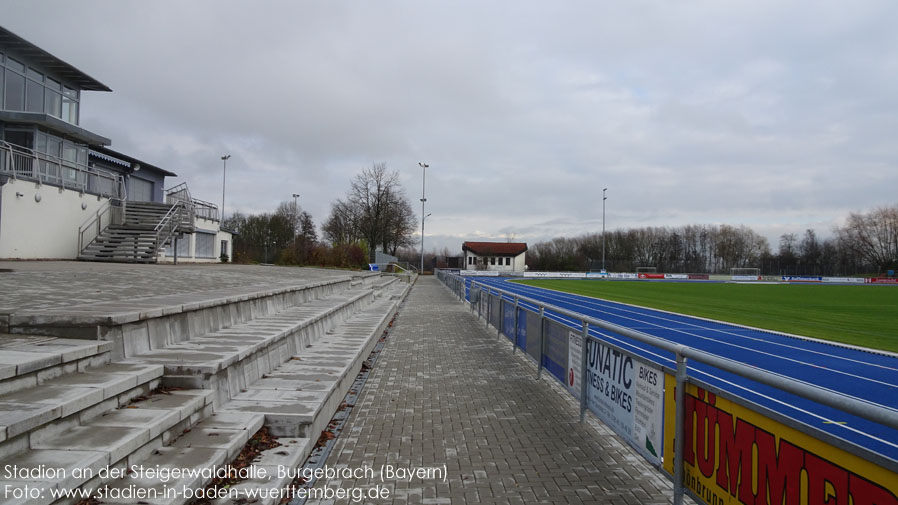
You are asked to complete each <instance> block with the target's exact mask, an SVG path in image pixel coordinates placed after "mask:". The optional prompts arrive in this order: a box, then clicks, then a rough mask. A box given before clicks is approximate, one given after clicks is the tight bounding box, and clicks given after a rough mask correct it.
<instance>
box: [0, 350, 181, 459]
mask: <svg viewBox="0 0 898 505" xmlns="http://www.w3.org/2000/svg"><path fill="white" fill-rule="evenodd" d="M162 373H163V368H162V367H161V366H158V365H139V364H107V365H100V366H98V367H94V368H89V369H87V370H86V371H84V372H76V373H67V374H65V375H60V376H57V377H53V378H48V379H46V380H42V381H40V382H39V383H38V384H37V385H35V386H33V387H30V388H27V389H20V390H17V391H14V392H8V393H5V394H2V395H0V456H2V455H4V454H12V453H15V452H20V451H22V450H26V449H28V448H34V447H35V443H36V442H38V441H40V440H42V439H43V438H46V437H51V436H53V435H54V434H55V433H58V432H60V431H63V430H65V429H67V428H69V427H72V426H76V425H79V424H82V423H83V422H86V421H87V420H89V419H90V418H92V417H95V416H97V415H99V414H102V413H103V412H104V411H106V410H111V409H114V408H117V407H119V406H121V405H122V404H124V403H127V402H129V401H130V400H131V398H133V397H135V396H140V395H143V394H146V393H148V392H149V391H150V390H151V389H152V388H153V387H156V386H157V385H158V384H159V382H160V378H161V377H162Z"/></svg>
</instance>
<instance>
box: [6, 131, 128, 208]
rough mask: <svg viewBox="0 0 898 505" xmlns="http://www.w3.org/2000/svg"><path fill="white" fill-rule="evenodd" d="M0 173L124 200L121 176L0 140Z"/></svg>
mask: <svg viewBox="0 0 898 505" xmlns="http://www.w3.org/2000/svg"><path fill="white" fill-rule="evenodd" d="M0 174H4V175H8V176H9V177H11V178H13V179H20V178H21V179H26V180H32V181H37V182H40V183H46V184H52V185H55V186H60V187H62V188H65V189H72V190H75V191H83V192H85V193H90V194H94V195H99V196H104V197H108V198H117V199H119V200H124V199H125V182H124V177H122V176H121V175H119V174H115V173H112V172H106V171H104V170H98V169H96V168H92V167H89V166H87V165H85V164H83V163H77V162H74V161H70V160H66V159H63V158H60V157H58V156H52V155H49V154H45V153H41V152H38V151H35V150H34V149H29V148H27V147H23V146H19V145H15V144H10V143H9V142H5V141H0Z"/></svg>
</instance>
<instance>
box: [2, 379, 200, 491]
mask: <svg viewBox="0 0 898 505" xmlns="http://www.w3.org/2000/svg"><path fill="white" fill-rule="evenodd" d="M211 397H212V392H211V391H173V392H170V393H158V394H154V395H150V396H147V397H140V398H137V399H136V401H134V402H132V403H128V404H126V405H122V406H121V407H120V408H118V409H114V410H111V411H108V412H106V413H104V414H102V415H99V416H97V417H95V418H93V419H91V420H90V421H88V422H85V423H84V424H82V425H79V426H75V427H72V428H69V429H66V430H64V431H62V432H59V433H57V434H55V435H54V436H53V437H49V438H44V439H41V440H38V441H36V442H35V443H34V444H33V447H32V448H31V449H28V450H25V451H22V452H20V453H17V454H12V455H8V456H4V457H3V460H4V462H5V464H7V465H12V466H14V467H15V468H18V469H21V471H22V473H21V474H16V475H15V476H14V478H13V479H10V480H8V481H6V482H3V483H0V485H9V486H11V488H16V489H23V488H25V487H29V488H31V489H38V490H40V491H41V493H40V494H41V496H40V497H39V498H34V499H32V500H28V501H23V503H34V504H50V503H54V502H55V501H57V500H55V499H54V498H53V491H57V492H58V491H61V490H74V489H76V488H82V487H83V488H84V489H85V490H86V491H88V492H89V491H92V490H94V489H96V487H97V486H100V485H101V484H103V483H104V482H106V481H108V480H110V478H109V477H108V476H107V477H105V478H104V477H102V473H101V472H100V470H101V469H104V468H107V467H112V468H124V467H130V466H131V465H134V464H137V463H139V462H140V461H143V460H144V459H146V458H147V457H148V456H149V455H150V454H152V453H153V452H154V451H157V450H160V449H161V448H162V447H163V445H165V444H166V443H168V442H170V441H172V440H174V439H176V438H177V437H178V436H180V435H182V434H183V433H184V432H185V431H189V429H190V428H191V427H192V426H194V425H195V424H196V423H197V422H199V421H200V420H201V419H203V418H206V417H208V416H209V415H210V414H211V406H212V403H211V402H212V399H211ZM41 468H43V469H54V470H55V469H61V470H63V471H62V472H59V473H57V474H55V475H51V474H50V473H49V472H47V471H43V472H37V473H34V472H29V470H32V469H41ZM77 501H79V500H77V499H76V500H61V503H66V502H72V503H74V502H77ZM4 503H6V502H4Z"/></svg>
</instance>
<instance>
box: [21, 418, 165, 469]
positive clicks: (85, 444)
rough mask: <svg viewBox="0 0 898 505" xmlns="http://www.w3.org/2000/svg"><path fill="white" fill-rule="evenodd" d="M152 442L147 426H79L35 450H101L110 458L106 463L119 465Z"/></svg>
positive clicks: (42, 442)
mask: <svg viewBox="0 0 898 505" xmlns="http://www.w3.org/2000/svg"><path fill="white" fill-rule="evenodd" d="M149 441H150V430H149V428H146V427H126V426H103V428H102V429H97V427H95V426H90V425H88V426H78V427H75V428H71V429H69V430H66V431H64V432H62V433H59V434H57V435H56V436H54V437H52V438H49V439H44V440H40V441H37V442H36V443H34V444H32V449H58V450H81V451H87V450H91V451H99V452H102V453H105V454H106V455H107V459H106V464H107V465H109V464H112V463H115V462H117V461H119V460H121V459H123V458H125V457H127V456H128V455H129V454H131V453H133V452H134V451H136V450H137V449H138V448H140V447H141V446H142V445H144V444H146V443H148V442H149Z"/></svg>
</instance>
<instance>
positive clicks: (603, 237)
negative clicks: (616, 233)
mask: <svg viewBox="0 0 898 505" xmlns="http://www.w3.org/2000/svg"><path fill="white" fill-rule="evenodd" d="M606 191H608V188H603V189H602V272H603V273H604V272H605V271H606V270H605V200H607V199H608V197H607V196H605V192H606Z"/></svg>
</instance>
